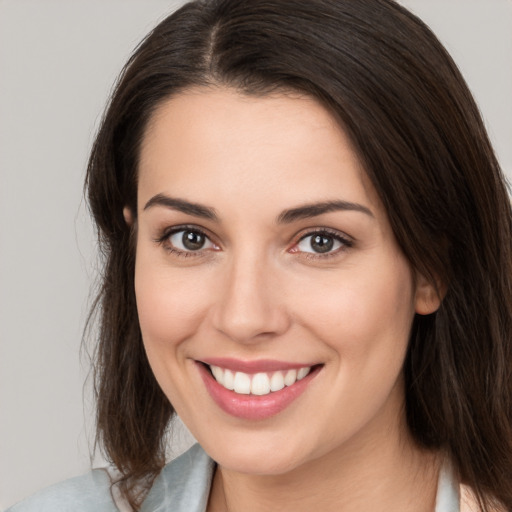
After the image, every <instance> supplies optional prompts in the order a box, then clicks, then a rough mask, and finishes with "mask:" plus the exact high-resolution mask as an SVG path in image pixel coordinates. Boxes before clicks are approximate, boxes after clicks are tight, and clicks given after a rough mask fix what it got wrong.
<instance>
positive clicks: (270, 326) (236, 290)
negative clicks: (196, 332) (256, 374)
mask: <svg viewBox="0 0 512 512" xmlns="http://www.w3.org/2000/svg"><path fill="white" fill-rule="evenodd" d="M271 267H272V265H270V264H268V263H266V262H264V261H263V258H256V257H254V256H251V257H247V258H243V259H242V258H240V259H238V260H237V261H233V262H232V263H231V264H230V265H229V267H228V269H227V271H226V272H225V273H224V274H223V283H222V285H221V288H220V290H219V294H218V295H217V300H216V303H215V305H214V308H213V310H214V311H213V324H214V327H215V328H216V329H217V330H218V331H220V332H222V333H223V334H224V335H225V336H227V337H229V338H230V339H232V340H234V341H237V342H239V343H254V342H258V341H261V340H263V339H268V338H272V337H275V336H279V335H281V334H283V333H284V332H285V331H286V330H287V329H288V328H289V325H290V318H289V315H288V312H287V308H286V303H285V302H286V301H285V297H284V294H283V291H282V289H280V287H279V283H278V282H277V281H278V279H276V271H275V269H274V270H272V268H271Z"/></svg>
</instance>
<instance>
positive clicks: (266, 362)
mask: <svg viewBox="0 0 512 512" xmlns="http://www.w3.org/2000/svg"><path fill="white" fill-rule="evenodd" d="M201 361H202V362H203V363H206V364H209V365H211V366H220V367H221V368H225V369H227V370H231V371H234V372H243V373H249V374H251V373H259V372H277V371H279V370H298V369H299V368H304V367H306V366H313V364H302V363H289V362H285V361H275V360H273V359H258V360H256V361H242V360H239V359H232V358H229V357H212V358H208V359H202V360H201Z"/></svg>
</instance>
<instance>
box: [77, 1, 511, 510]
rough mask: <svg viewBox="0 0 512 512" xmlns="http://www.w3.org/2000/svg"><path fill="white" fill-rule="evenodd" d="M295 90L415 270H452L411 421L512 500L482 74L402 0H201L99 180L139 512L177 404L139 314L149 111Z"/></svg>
mask: <svg viewBox="0 0 512 512" xmlns="http://www.w3.org/2000/svg"><path fill="white" fill-rule="evenodd" d="M211 85H214V86H223V87H228V88H233V89H235V90H237V91H239V92H240V93H242V94H248V95H265V94H268V93H270V92H274V91H280V90H285V91H290V90H293V91H298V92H300V93H303V94H304V93H305V94H307V95H310V96H311V97H314V98H316V99H317V100H318V101H320V102H322V104H323V105H324V106H325V107H326V108H327V109H328V110H329V111H330V112H332V113H333V114H334V115H335V116H336V117H337V119H339V122H340V127H341V128H342V129H343V130H344V131H345V132H346V133H347V134H348V136H349V137H350V138H351V140H352V143H353V145H354V147H355V148H356V151H357V153H358V155H359V157H360V159H361V161H362V163H363V165H364V169H365V171H366V173H367V175H368V177H369V178H370V180H371V182H372V183H373V186H374V187H375V189H376V191H377V193H378V195H379V197H380V200H381V201H382V203H383V204H384V206H385V208H386V211H387V215H388V217H389V222H390V223H391V226H392V229H393V231H394V234H395V236H396V239H397V241H398V244H399V245H400V247H401V249H402V251H403V253H404V254H405V256H406V257H407V259H408V260H409V262H410V264H411V266H412V267H413V268H414V269H416V270H417V271H418V272H419V273H421V274H422V275H424V276H427V277H428V278H429V279H431V280H432V282H437V283H438V282H442V283H443V287H444V289H445V290H444V291H445V296H444V300H443V301H442V304H441V307H440V308H439V310H438V311H437V312H436V313H434V314H432V315H428V316H417V317H416V318H415V320H414V323H413V328H412V332H411V336H410V345H409V349H408V353H407V357H406V360H405V364H404V374H405V382H406V414H407V421H408V426H409V429H410V431H411V433H412V435H413V437H414V439H415V440H416V441H417V443H418V444H419V445H421V446H424V447H427V448H429V449H432V450H443V451H445V452H446V453H448V455H449V456H450V458H451V460H452V462H453V464H454V466H455V468H456V470H457V471H458V473H459V475H460V478H461V481H462V482H463V483H465V484H468V485H469V486H471V488H472V489H473V491H474V492H475V494H476V496H477V498H478V501H479V504H480V508H481V510H483V511H487V510H490V507H492V506H493V505H494V504H500V505H502V506H503V505H504V506H505V507H506V508H507V510H512V485H511V484H510V482H511V480H512V478H511V477H512V397H511V391H512V387H511V382H512V380H511V378H512V377H511V371H512V344H511V341H512V340H511V332H512V330H511V327H512V322H511V320H512V315H511V311H512V296H511V294H512V268H511V261H512V260H511V240H512V237H511V208H510V202H509V197H508V192H507V188H506V185H505V181H504V178H503V175H502V172H501V170H500V167H499V164H498V162H497V160H496V157H495V154H494V152H493V149H492V147H491V145H490V143H489V139H488V136H487V134H486V130H485V128H484V124H483V122H482V119H481V117H480V114H479V111H478V108H477V106H476V105H475V102H474V100H473V98H472V96H471V94H470V92H469V90H468V87H467V85H466V83H465V81H464V79H463V77H462V76H461V74H460V72H459V71H458V69H457V67H456V65H455V64H454V62H453V61H452V59H451V58H450V56H449V55H448V54H447V52H446V50H445V49H444V48H443V46H442V45H441V44H440V42H439V41H438V40H437V38H436V37H435V36H434V35H433V34H432V32H431V31H430V30H429V29H428V27H427V26H426V25H425V24H424V23H423V22H421V21H420V20H419V19H418V18H417V17H415V16H414V15H412V14H411V13H409V12H408V11H407V10H406V9H404V8H403V7H401V6H399V5H398V4H396V3H395V2H394V1H392V0H251V1H247V0H203V1H202V0H197V1H193V2H190V3H188V4H186V5H185V6H183V7H182V8H180V9H179V10H178V11H176V12H175V13H174V14H172V15H171V16H169V17H168V18H167V19H165V20H164V21H162V22H161V23H160V24H159V25H158V26H157V27H156V28H155V29H154V30H153V31H152V32H151V33H150V34H149V35H148V36H147V37H146V38H145V40H144V41H143V42H142V43H141V44H140V45H139V46H138V47H137V49H136V50H135V52H134V54H133V55H132V57H131V58H130V59H129V61H128V63H127V64H126V66H125V67H124V69H123V71H122V73H121V75H120V77H119V79H118V82H117V84H116V87H115V90H114V92H113V94H112V97H111V99H110V102H109V105H108V108H107V110H106V112H105V115H104V117H103V120H102V124H101V127H100V129H99V132H98V134H97V137H96V140H95V142H94V145H93V148H92V152H91V156H90V161H89V166H88V174H87V180H86V190H87V194H88V200H89V205H90V208H91V211H92V214H93V217H94V220H95V222H96V225H97V229H98V233H99V241H100V247H101V250H102V254H103V257H104V267H103V274H102V276H101V278H102V284H101V289H100V293H99V296H98V298H97V301H96V303H95V312H96V314H97V315H96V316H97V317H98V318H99V326H98V340H97V349H96V354H95V389H96V393H97V436H98V437H97V439H98V441H99V442H100V444H101V445H102V446H103V449H104V451H105V453H106V455H107V456H108V458H109V459H110V460H111V461H112V462H113V463H114V464H115V465H116V466H117V468H118V469H119V471H120V472H121V473H122V475H123V478H122V480H121V487H122V491H123V493H124V495H125V497H126V498H127V499H128V500H129V502H130V503H131V504H132V506H133V507H134V509H135V510H137V509H138V507H139V506H140V503H141V501H142V500H143V498H144V494H145V492H146V491H147V489H148V488H149V487H150V485H151V483H152V481H153V480H154V478H155V477H156V475H157V474H158V472H159V471H160V470H161V468H162V466H163V465H164V464H165V456H166V450H165V447H166V432H167V429H168V425H169V421H170V419H171V417H172V415H173V414H174V410H173V407H172V404H170V403H169V401H168V400H167V398H166V397H165V396H164V394H163V392H162V391H161V389H160V388H159V386H158V384H157V382H156V380H155V378H154V377H153V374H152V371H151V368H150V366H149V364H148V361H147V358H146V355H145V352H144V347H143V343H142V338H141V332H140V328H139V323H138V318H137V308H136V302H135V294H134V259H135V246H134V237H133V233H132V232H131V228H130V227H129V226H128V225H127V223H126V222H125V220H124V218H123V208H124V207H125V206H128V207H129V208H130V209H131V211H132V212H133V214H134V215H136V212H137V205H136V198H137V194H136V192H137V165H138V159H139V149H140V145H141V141H142V139H143V137H144V133H145V128H146V126H147V124H148V120H149V119H150V118H151V116H152V114H153V113H154V112H155V110H156V109H158V107H159V106H160V105H161V104H162V102H164V101H166V100H168V99H169V98H170V97H171V96H172V95H175V94H177V93H179V92H180V91H183V90H185V89H187V88H190V87H195V86H211Z"/></svg>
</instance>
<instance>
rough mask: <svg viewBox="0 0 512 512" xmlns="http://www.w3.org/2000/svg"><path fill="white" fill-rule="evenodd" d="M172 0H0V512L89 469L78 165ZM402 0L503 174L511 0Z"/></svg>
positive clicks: (83, 224) (511, 61) (510, 84)
mask: <svg viewBox="0 0 512 512" xmlns="http://www.w3.org/2000/svg"><path fill="white" fill-rule="evenodd" d="M181 3H182V2H180V1H175V2H170V1H163V0H137V1H135V0H0V509H2V508H3V507H7V506H9V505H11V504H12V503H14V502H16V501H18V500H19V499H21V498H22V497H24V496H26V495H28V494H29V493H32V492H33V491H35V490H37V489H39V488H41V487H44V486H46V485H49V484H51V483H53V482H56V481H59V480H62V479H64V478H67V477H70V476H73V475H77V474H80V473H83V472H84V471H86V470H87V469H88V468H89V467H90V464H91V461H90V455H89V454H90V447H91V441H90V440H91V438H92V434H93V424H92V422H91V419H92V417H93V408H92V405H91V399H90V392H89V391H88V387H87V386H86V387H85V388H84V381H85V378H86V376H87V373H88V362H87V357H86V356H84V357H82V359H80V357H79V347H80V341H81V336H82V329H83V325H84V322H85V318H86V315H87V308H88V305H89V304H90V301H91V293H90V286H91V284H92V283H93V282H94V280H95V275H96V256H95V243H94V234H93V232H92V228H91V225H90V223H89V220H88V215H87V209H86V207H85V204H84V202H83V198H82V181H83V177H84V171H85V164H86V160H87V154H88V150H89V147H90V144H91V141H92V138H93V134H94V132H95V130H96V128H97V126H98V121H99V118H100V116H101V112H102V109H103V107H104V105H105V102H106V98H107V97H108V93H109V91H110V87H111V84H112V83H113V81H114V79H115V77H116V75H117V73H118V71H119V70H120V68H121V66H122V65H123V64H124V62H125V60H126V59H127V57H128V56H129V54H130V52H131V50H132V48H133V47H134V46H135V45H136V44H137V42H138V41H139V40H140V39H141V38H142V37H143V36H144V35H145V34H146V33H147V32H148V31H149V29H150V28H151V27H152V26H154V24H155V23H156V22H158V21H159V20H161V19H162V18H163V17H164V16H165V15H166V14H168V13H169V12H171V11H172V10H173V8H174V7H175V6H176V5H178V4H181ZM402 3H403V4H405V5H406V6H408V7H410V8H411V9H412V10H413V11H415V12H416V13H417V14H419V15H420V16H421V17H422V18H423V19H424V20H425V21H426V22H427V23H428V24H429V25H430V26H431V27H432V28H433V29H434V31H435V32H436V33H437V34H438V35H439V37H440V38H441V40H442V41H443V42H444V43H445V44H446V46H447V48H448V49H449V51H450V52H451V53H452V55H453V56H454V58H455V60H456V61H457V63H458V64H459V66H460V67H461V68H462V71H463V73H464V75H465V76H466V78H467V81H468V83H469V85H470V87H471V89H472V91H473V92H474V94H475V96H476V99H477V101H478V103H479V105H480V108H481V110H482V112H483V115H484V118H485V120H486V123H487V126H488V129H489V131H490V134H491V138H492V140H493V142H494V144H495V147H496V149H497V152H498V156H499V158H500V160H501V163H502V165H503V167H504V169H505V170H506V171H507V172H508V173H509V176H512V98H511V96H512V0H403V1H402ZM183 435H184V434H183ZM180 439H181V438H180ZM187 442H188V439H186V438H184V440H183V439H182V442H181V441H180V444H182V445H183V444H186V443H187ZM93 463H94V464H103V461H102V460H101V457H97V458H96V460H95V461H93Z"/></svg>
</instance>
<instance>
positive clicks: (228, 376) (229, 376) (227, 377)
mask: <svg viewBox="0 0 512 512" xmlns="http://www.w3.org/2000/svg"><path fill="white" fill-rule="evenodd" d="M219 382H220V383H221V384H222V385H223V386H224V387H225V388H226V389H229V390H232V389H234V388H235V376H234V375H233V372H232V371H230V370H224V378H223V380H222V381H219Z"/></svg>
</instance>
